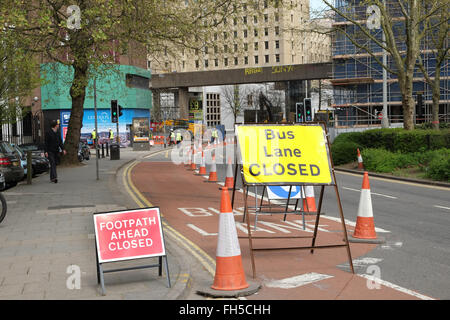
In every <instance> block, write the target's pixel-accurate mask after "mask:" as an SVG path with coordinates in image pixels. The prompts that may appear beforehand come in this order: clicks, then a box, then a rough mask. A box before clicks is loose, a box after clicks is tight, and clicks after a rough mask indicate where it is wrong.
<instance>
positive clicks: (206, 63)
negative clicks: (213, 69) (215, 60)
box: [205, 59, 208, 68]
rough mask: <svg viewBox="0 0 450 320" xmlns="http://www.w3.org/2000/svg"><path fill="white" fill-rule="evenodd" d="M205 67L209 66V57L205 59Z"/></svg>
mask: <svg viewBox="0 0 450 320" xmlns="http://www.w3.org/2000/svg"><path fill="white" fill-rule="evenodd" d="M205 68H208V59H205Z"/></svg>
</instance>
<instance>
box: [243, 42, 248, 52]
mask: <svg viewBox="0 0 450 320" xmlns="http://www.w3.org/2000/svg"><path fill="white" fill-rule="evenodd" d="M244 51H248V43H247V42H245V43H244Z"/></svg>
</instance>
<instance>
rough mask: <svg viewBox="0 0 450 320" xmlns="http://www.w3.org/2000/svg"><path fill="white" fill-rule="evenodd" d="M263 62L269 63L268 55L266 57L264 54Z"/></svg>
mask: <svg viewBox="0 0 450 320" xmlns="http://www.w3.org/2000/svg"><path fill="white" fill-rule="evenodd" d="M264 60H265V62H266V63H269V55H268V54H266V55H265V56H264Z"/></svg>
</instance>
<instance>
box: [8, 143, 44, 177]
mask: <svg viewBox="0 0 450 320" xmlns="http://www.w3.org/2000/svg"><path fill="white" fill-rule="evenodd" d="M12 146H13V147H14V149H15V151H16V152H17V154H18V155H19V157H20V159H21V163H22V167H23V171H24V175H25V176H26V175H27V154H26V152H25V151H24V150H23V149H22V148H21V147H18V146H16V145H12ZM31 167H32V174H33V176H35V175H36V174H40V173H43V172H47V171H48V170H49V168H50V162H49V161H48V159H47V158H46V157H43V156H41V153H40V152H37V153H36V152H35V153H33V152H32V153H31Z"/></svg>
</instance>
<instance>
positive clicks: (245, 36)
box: [244, 29, 247, 38]
mask: <svg viewBox="0 0 450 320" xmlns="http://www.w3.org/2000/svg"><path fill="white" fill-rule="evenodd" d="M244 38H247V29H245V30H244Z"/></svg>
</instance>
